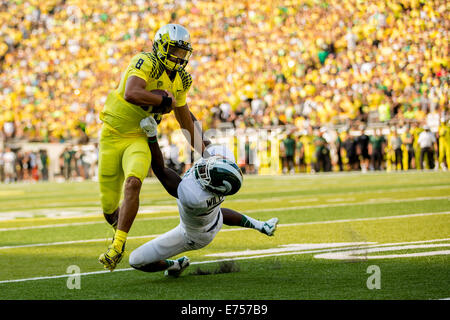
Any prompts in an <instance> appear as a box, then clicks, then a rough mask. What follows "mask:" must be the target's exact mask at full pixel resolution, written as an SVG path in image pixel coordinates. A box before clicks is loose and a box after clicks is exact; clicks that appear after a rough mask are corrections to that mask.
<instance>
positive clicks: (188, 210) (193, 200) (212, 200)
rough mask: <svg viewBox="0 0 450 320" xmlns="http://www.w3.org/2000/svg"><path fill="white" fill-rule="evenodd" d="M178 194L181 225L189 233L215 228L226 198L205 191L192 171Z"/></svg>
mask: <svg viewBox="0 0 450 320" xmlns="http://www.w3.org/2000/svg"><path fill="white" fill-rule="evenodd" d="M177 192H178V199H177V204H178V210H179V212H180V221H181V225H182V226H183V227H184V228H185V229H186V230H187V231H194V232H208V231H210V229H213V228H214V227H215V225H216V224H217V222H218V220H219V213H220V204H221V203H222V202H223V201H224V200H225V197H223V196H218V195H215V194H213V193H211V192H208V191H206V190H204V189H203V188H202V187H201V186H200V183H199V182H198V181H197V180H196V179H195V176H194V172H193V171H192V170H190V171H188V172H187V173H186V174H185V175H184V177H183V179H182V180H181V182H180V184H179V185H178V189H177Z"/></svg>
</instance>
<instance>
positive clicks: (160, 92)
mask: <svg viewBox="0 0 450 320" xmlns="http://www.w3.org/2000/svg"><path fill="white" fill-rule="evenodd" d="M150 92H151V93H153V94H157V95H159V96H164V97H167V96H168V94H167V92H166V91H164V90H159V89H154V90H152V91H150Z"/></svg>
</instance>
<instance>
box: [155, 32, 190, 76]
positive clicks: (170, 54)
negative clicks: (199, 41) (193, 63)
mask: <svg viewBox="0 0 450 320" xmlns="http://www.w3.org/2000/svg"><path fill="white" fill-rule="evenodd" d="M153 49H154V51H155V53H156V55H157V57H158V59H159V60H160V61H161V63H162V64H163V65H164V66H165V67H166V69H167V70H169V71H182V70H183V69H184V68H185V67H186V65H187V64H188V62H189V58H190V57H191V54H192V47H191V44H190V43H189V42H186V41H183V40H170V36H169V34H168V33H166V34H162V35H160V38H159V39H158V40H157V41H155V43H154V45H153Z"/></svg>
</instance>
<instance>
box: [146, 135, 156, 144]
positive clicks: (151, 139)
mask: <svg viewBox="0 0 450 320" xmlns="http://www.w3.org/2000/svg"><path fill="white" fill-rule="evenodd" d="M147 141H148V142H150V143H155V142H157V141H158V139H157V138H156V136H154V137H152V138H150V137H149V138H147Z"/></svg>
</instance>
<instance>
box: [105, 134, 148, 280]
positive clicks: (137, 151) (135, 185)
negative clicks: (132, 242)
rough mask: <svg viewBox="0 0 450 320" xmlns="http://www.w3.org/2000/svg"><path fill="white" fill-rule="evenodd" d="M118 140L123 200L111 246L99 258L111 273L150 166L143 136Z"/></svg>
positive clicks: (118, 257)
mask: <svg viewBox="0 0 450 320" xmlns="http://www.w3.org/2000/svg"><path fill="white" fill-rule="evenodd" d="M122 140H123V142H122V143H123V144H124V145H125V147H124V152H123V155H122V159H121V160H122V161H121V167H122V169H123V175H124V177H125V187H124V199H123V202H122V206H121V207H120V210H119V212H118V221H117V229H116V232H115V234H114V239H113V243H112V244H111V245H110V246H109V248H108V250H107V251H106V252H105V253H104V254H102V255H100V257H99V261H100V263H102V264H103V265H104V266H105V268H107V269H110V270H111V271H112V270H114V268H115V267H116V266H117V264H118V263H119V262H120V261H121V259H122V257H123V254H124V252H125V243H126V240H127V236H128V232H129V230H130V228H131V225H132V224H133V222H134V219H135V217H136V214H137V211H138V208H139V193H140V189H141V185H142V181H143V180H144V178H145V177H146V176H147V173H148V170H149V167H150V150H149V148H148V145H147V140H146V139H145V138H144V137H143V138H133V139H122Z"/></svg>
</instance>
